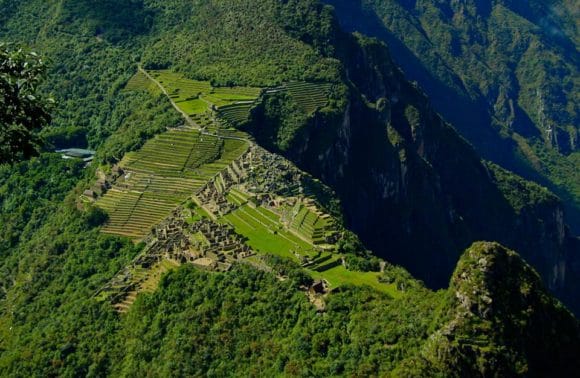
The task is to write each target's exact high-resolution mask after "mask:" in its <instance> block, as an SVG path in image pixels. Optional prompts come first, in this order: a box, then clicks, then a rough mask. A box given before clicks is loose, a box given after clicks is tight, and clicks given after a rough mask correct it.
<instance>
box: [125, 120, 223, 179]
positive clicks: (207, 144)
mask: <svg viewBox="0 0 580 378" xmlns="http://www.w3.org/2000/svg"><path fill="white" fill-rule="evenodd" d="M223 143H224V142H223V139H220V138H218V137H215V136H211V135H203V134H202V133H201V132H199V131H195V130H169V131H167V132H165V133H163V134H160V135H158V136H156V137H155V138H154V139H152V140H150V141H148V142H147V143H146V144H145V145H144V146H143V148H141V149H140V150H139V151H136V152H130V153H128V154H127V155H126V156H125V158H124V159H123V161H122V162H121V167H122V168H123V169H125V170H127V171H131V172H140V173H148V174H156V175H162V176H164V177H180V178H199V176H200V174H201V172H200V169H199V167H201V166H202V165H204V164H207V163H210V162H212V161H214V160H216V159H217V158H218V157H219V155H220V151H221V149H222V147H223Z"/></svg>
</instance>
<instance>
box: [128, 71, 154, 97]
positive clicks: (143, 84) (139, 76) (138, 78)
mask: <svg viewBox="0 0 580 378" xmlns="http://www.w3.org/2000/svg"><path fill="white" fill-rule="evenodd" d="M125 90H126V91H149V92H153V93H156V92H160V90H159V88H158V87H157V85H155V83H153V82H152V81H151V80H149V78H148V77H147V76H145V75H144V74H143V73H142V72H141V71H139V72H137V73H136V74H135V75H134V76H133V77H132V78H131V79H130V80H129V81H128V82H127V85H125Z"/></svg>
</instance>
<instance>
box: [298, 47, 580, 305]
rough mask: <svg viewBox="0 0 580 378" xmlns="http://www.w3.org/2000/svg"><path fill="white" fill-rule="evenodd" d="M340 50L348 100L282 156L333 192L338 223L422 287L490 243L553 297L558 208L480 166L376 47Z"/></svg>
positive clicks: (316, 120)
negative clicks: (512, 255) (514, 257)
mask: <svg viewBox="0 0 580 378" xmlns="http://www.w3.org/2000/svg"><path fill="white" fill-rule="evenodd" d="M348 41H349V42H348V43H349V45H348V48H347V49H345V50H344V51H345V53H344V55H343V56H341V60H342V62H343V64H344V67H345V77H346V82H347V83H348V97H347V98H348V101H347V102H346V104H345V105H344V106H343V107H342V111H341V112H340V113H339V114H338V115H337V114H334V115H333V116H332V117H325V116H324V115H323V114H316V115H314V116H313V117H312V118H311V119H310V121H309V124H308V125H307V126H305V127H304V129H303V130H302V132H301V133H300V136H299V137H297V139H296V140H294V141H293V143H292V144H291V146H292V147H291V148H290V149H289V150H287V151H286V154H287V155H289V157H291V158H292V159H293V160H294V161H296V162H298V163H299V164H300V165H301V166H302V167H304V168H305V169H306V170H308V171H310V172H312V173H314V174H315V175H317V176H318V177H320V178H322V179H323V180H324V181H325V182H327V183H329V184H330V185H331V186H332V187H333V188H334V189H335V190H337V192H338V193H339V194H340V196H341V198H342V203H343V206H344V207H345V213H346V217H347V223H348V224H349V225H350V227H351V228H352V229H353V230H354V231H355V232H357V233H358V234H359V235H360V236H361V237H362V239H363V240H364V241H365V243H366V244H367V246H368V247H369V248H371V249H372V250H374V251H375V252H376V253H378V254H379V255H381V256H383V257H385V258H387V259H389V260H390V261H392V262H394V263H397V264H401V265H403V266H405V267H406V268H408V269H409V270H410V271H411V272H412V273H413V274H414V275H416V276H417V277H418V278H420V279H422V280H424V281H426V283H427V284H429V285H430V286H433V287H441V286H444V285H445V284H446V283H447V282H448V278H449V276H450V275H451V272H452V270H453V268H454V266H455V263H456V262H457V259H458V257H459V253H460V251H462V250H464V249H465V248H466V247H467V246H468V245H470V244H471V243H472V242H473V241H475V240H498V241H500V242H502V243H504V244H506V245H508V246H509V247H510V248H514V249H517V250H518V251H521V253H522V255H523V256H524V257H525V258H526V259H527V260H528V261H530V263H531V264H532V265H533V266H535V267H536V268H537V269H538V270H539V271H540V272H541V273H542V276H543V277H544V279H545V281H546V283H547V284H548V285H549V286H550V288H551V289H553V290H554V291H555V292H557V293H559V292H563V290H565V289H564V288H566V287H567V285H568V280H567V278H566V274H567V271H568V270H570V268H569V267H568V264H567V261H568V260H569V259H570V258H571V256H572V255H573V254H574V253H577V251H574V250H573V248H570V247H568V246H567V245H568V239H569V238H570V236H569V233H568V230H567V228H566V226H565V224H564V221H563V210H562V206H561V203H560V202H559V200H558V199H557V198H556V197H555V196H553V195H552V194H550V193H549V192H548V191H547V190H545V189H543V188H541V187H539V186H537V185H534V184H531V183H528V182H526V181H524V180H522V179H520V178H517V177H515V176H513V175H512V174H510V173H508V172H506V171H503V170H502V169H501V168H499V167H497V166H493V165H486V164H483V163H482V162H481V160H480V158H479V157H478V156H477V154H476V153H475V151H474V150H473V148H472V147H471V146H470V145H469V144H468V143H467V142H466V141H465V140H463V139H462V138H461V137H460V136H459V135H458V134H456V132H455V131H454V130H453V129H452V128H451V127H450V126H449V125H447V124H446V123H445V122H444V121H443V120H442V119H441V118H440V117H439V116H438V115H437V113H436V112H435V111H434V110H433V109H432V107H431V105H430V102H429V101H428V100H427V98H426V97H425V95H424V94H423V93H421V91H420V90H419V89H417V88H416V87H415V86H414V85H412V84H410V83H409V82H407V81H406V80H405V78H404V76H403V74H402V73H401V72H400V71H399V70H398V69H397V68H396V66H395V65H394V64H393V63H392V61H391V59H390V57H389V55H388V52H387V50H386V48H385V46H384V45H383V44H382V43H380V42H378V41H376V40H372V39H368V38H366V37H363V36H360V35H355V36H353V37H352V38H349V39H348ZM321 141H323V142H321ZM518 201H520V202H518ZM567 299H568V301H567V303H568V304H569V305H570V306H572V307H574V306H576V304H575V303H573V302H574V300H572V299H571V298H567Z"/></svg>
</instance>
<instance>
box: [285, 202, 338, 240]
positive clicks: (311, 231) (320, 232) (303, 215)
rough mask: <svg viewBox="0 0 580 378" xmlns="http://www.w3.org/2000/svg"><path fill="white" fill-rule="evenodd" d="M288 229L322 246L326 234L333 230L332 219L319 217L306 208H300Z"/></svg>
mask: <svg viewBox="0 0 580 378" xmlns="http://www.w3.org/2000/svg"><path fill="white" fill-rule="evenodd" d="M290 228H291V229H292V231H294V232H296V233H298V234H300V235H301V236H303V237H304V238H306V239H307V240H309V241H310V242H312V243H314V244H322V243H324V242H325V236H326V233H327V232H328V231H333V230H334V224H333V221H332V218H330V217H325V216H321V215H319V214H317V213H315V212H314V211H313V210H311V209H309V208H307V207H304V206H300V208H299V211H298V214H297V215H296V217H295V218H294V219H293V220H292V224H291V225H290Z"/></svg>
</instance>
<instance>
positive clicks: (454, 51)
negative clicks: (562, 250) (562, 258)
mask: <svg viewBox="0 0 580 378" xmlns="http://www.w3.org/2000/svg"><path fill="white" fill-rule="evenodd" d="M328 3H330V4H333V5H335V6H336V9H337V12H338V14H339V18H340V21H341V24H342V25H343V26H344V27H345V28H347V29H348V30H358V31H361V32H363V33H366V34H369V35H371V36H376V37H378V38H379V39H381V40H383V41H385V42H387V43H388V44H389V47H390V49H391V50H392V52H393V56H394V59H395V61H396V62H397V63H398V64H399V65H400V66H401V67H402V68H403V70H404V71H405V73H406V75H407V77H408V78H409V79H410V80H416V81H417V82H419V83H420V85H421V87H422V88H424V90H425V91H426V93H427V94H428V95H429V96H430V98H431V99H432V100H433V104H434V106H435V108H436V109H437V111H439V112H441V113H442V114H443V115H444V117H445V118H446V119H447V120H448V121H450V122H451V123H452V124H453V125H454V126H455V127H456V128H457V129H458V130H459V131H460V132H461V133H462V135H464V136H465V137H466V138H467V139H468V140H469V142H470V143H472V144H473V145H474V146H475V147H476V148H477V150H478V151H479V152H480V153H481V154H482V155H483V156H484V157H485V158H486V159H490V160H492V161H494V162H496V163H498V164H500V165H502V166H504V167H506V168H508V169H510V170H513V171H515V172H517V173H518V174H521V175H523V176H525V177H527V178H528V179H532V180H535V181H536V182H539V183H541V184H542V185H547V186H549V187H550V188H551V189H552V190H554V191H555V192H556V193H557V194H558V195H559V196H561V197H562V198H563V199H564V200H565V202H566V205H567V208H568V219H569V222H570V223H571V224H572V225H573V227H574V229H575V231H576V232H578V230H579V229H580V228H579V227H580V221H579V219H580V218H579V214H580V212H579V209H580V177H579V176H578V171H579V170H578V164H577V156H578V127H579V126H578V125H579V124H580V121H579V118H578V114H579V113H578V102H579V98H578V92H579V91H578V85H579V83H578V64H579V62H580V55H579V54H578V41H579V39H578V10H577V6H575V5H572V4H571V3H570V2H566V1H543V0H534V1H526V2H517V1H492V2H489V1H477V0H473V1H466V2H460V3H456V4H455V3H454V4H447V3H444V2H437V1H396V0H394V1H391V0H385V1H383V0H377V1H366V0H363V1H340V0H337V1H329V2H328Z"/></svg>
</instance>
